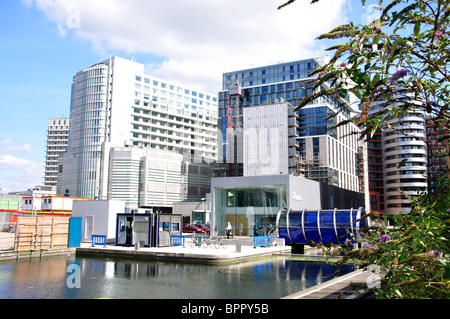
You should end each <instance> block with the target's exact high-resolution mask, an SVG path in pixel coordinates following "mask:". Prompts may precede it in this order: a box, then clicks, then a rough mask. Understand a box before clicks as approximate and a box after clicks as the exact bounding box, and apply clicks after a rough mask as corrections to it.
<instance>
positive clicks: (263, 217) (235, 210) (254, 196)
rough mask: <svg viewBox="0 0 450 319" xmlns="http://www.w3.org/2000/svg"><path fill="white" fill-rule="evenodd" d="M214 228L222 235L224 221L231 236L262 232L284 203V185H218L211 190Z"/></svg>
mask: <svg viewBox="0 0 450 319" xmlns="http://www.w3.org/2000/svg"><path fill="white" fill-rule="evenodd" d="M215 194H216V197H215V198H216V200H215V219H214V230H215V231H217V234H218V235H219V236H224V235H225V228H226V226H227V224H228V222H230V223H231V225H232V227H233V234H234V235H235V236H254V235H255V230H256V232H257V233H256V234H257V235H261V236H263V235H266V234H267V233H268V232H269V230H270V229H271V228H272V227H275V224H276V217H277V214H278V212H279V211H280V209H281V208H283V207H284V206H286V204H285V203H286V202H287V201H286V185H265V186H244V187H218V188H216V190H215Z"/></svg>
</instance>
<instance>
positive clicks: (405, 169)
mask: <svg viewBox="0 0 450 319" xmlns="http://www.w3.org/2000/svg"><path fill="white" fill-rule="evenodd" d="M395 94H396V95H397V99H398V100H399V101H401V100H402V99H405V100H407V99H409V97H408V96H407V95H405V94H404V93H403V92H402V91H401V89H399V90H398V91H397V92H396V93H395ZM397 103H401V102H397ZM387 106H388V105H387V104H386V103H385V102H378V103H373V104H372V105H371V107H370V113H369V114H375V113H377V112H380V111H383V110H384V109H385V108H386V107H387ZM383 117H384V118H383V130H382V131H381V145H382V147H381V152H380V153H379V154H373V155H374V156H376V155H378V156H382V165H383V166H382V171H381V172H382V174H383V188H384V194H383V195H384V211H385V213H387V214H394V213H404V214H407V213H409V212H410V211H411V203H410V200H409V199H408V198H407V196H411V197H414V196H417V195H419V193H420V192H421V191H424V190H426V189H427V186H428V184H427V143H426V123H425V112H424V111H423V110H421V109H419V108H417V109H414V108H411V109H410V110H409V111H408V113H407V114H405V116H403V117H402V118H401V119H398V118H395V117H393V118H390V116H389V115H383ZM405 195H407V196H405Z"/></svg>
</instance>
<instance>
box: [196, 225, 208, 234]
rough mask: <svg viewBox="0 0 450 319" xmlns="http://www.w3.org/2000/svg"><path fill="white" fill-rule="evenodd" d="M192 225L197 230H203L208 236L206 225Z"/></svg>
mask: <svg viewBox="0 0 450 319" xmlns="http://www.w3.org/2000/svg"><path fill="white" fill-rule="evenodd" d="M193 225H194V226H195V227H197V228H200V229H203V231H204V232H205V233H208V234H209V227H207V226H206V225H203V224H193Z"/></svg>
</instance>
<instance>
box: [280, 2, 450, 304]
mask: <svg viewBox="0 0 450 319" xmlns="http://www.w3.org/2000/svg"><path fill="white" fill-rule="evenodd" d="M295 1H296V0H290V1H288V2H286V3H284V4H282V5H280V6H279V9H281V8H284V7H286V6H288V5H290V4H292V3H294V2H295ZM318 1H319V0H313V1H312V2H311V4H313V3H316V2H318ZM365 2H366V1H365V0H361V3H362V5H365ZM383 5H384V6H383ZM377 10H379V18H378V19H376V20H374V21H368V22H367V24H366V25H356V24H354V23H349V24H345V25H342V26H338V27H336V28H334V29H333V30H331V31H330V32H328V33H326V34H323V35H321V36H320V37H319V38H318V39H327V40H334V41H337V42H339V43H337V44H336V45H333V46H332V47H330V48H329V49H328V51H330V52H334V53H333V54H332V56H331V58H330V62H329V63H327V64H326V65H324V66H322V67H320V68H318V69H316V70H314V71H313V72H312V74H311V75H315V77H314V80H313V81H314V82H315V86H314V90H315V93H314V94H312V95H310V96H309V97H307V98H305V99H304V100H303V101H302V102H301V103H300V105H298V106H297V109H300V108H302V107H304V106H306V105H307V104H309V103H311V102H313V101H314V100H315V99H317V98H320V97H321V96H324V95H332V96H335V97H342V98H347V97H348V96H349V95H353V96H355V97H356V98H357V103H358V106H359V107H360V111H361V113H360V115H359V117H357V118H355V119H353V121H354V122H355V123H356V124H357V125H358V126H359V127H361V129H362V134H361V138H364V137H366V136H367V135H369V134H372V133H374V132H375V131H376V130H377V129H383V123H384V122H386V121H387V120H388V119H391V118H398V119H401V118H402V117H404V116H405V115H406V114H408V112H409V111H411V110H412V109H413V108H414V109H416V108H420V109H422V110H423V111H424V112H425V114H427V116H428V117H431V118H433V119H434V123H435V125H436V126H440V129H441V130H442V131H444V132H445V131H446V132H448V131H449V119H450V112H449V111H450V110H449V89H450V70H449V66H448V65H449V61H450V51H449V49H450V38H449V31H450V29H449V16H450V0H390V1H387V3H386V1H383V0H379V1H378V7H377ZM400 90H401V91H402V92H403V94H397V93H398V92H399V91H400ZM405 96H407V97H408V98H407V99H405ZM374 102H382V103H384V105H385V106H386V107H384V108H381V109H380V110H379V111H378V113H375V114H372V113H370V114H369V107H370V106H371V105H372V104H373V103H374ZM448 135H449V134H447V136H446V137H444V139H448ZM447 156H448V154H447ZM440 183H441V186H442V187H441V193H440V194H439V195H433V194H426V193H423V194H421V195H420V196H417V197H409V196H407V197H408V199H409V200H410V201H411V203H412V208H411V212H410V213H409V214H407V215H400V214H399V215H394V216H392V217H391V218H392V220H391V227H389V228H388V227H386V225H387V221H386V218H387V217H386V216H383V215H378V214H375V213H373V214H370V215H372V216H371V217H372V218H375V219H378V221H379V222H380V223H379V224H378V226H372V227H370V228H369V229H367V231H366V232H365V234H364V237H365V243H364V246H363V247H362V248H361V249H357V250H351V251H349V252H348V251H345V250H341V252H342V254H343V258H342V260H341V263H345V262H348V261H349V260H358V262H359V263H361V265H362V266H365V267H368V266H376V267H377V269H378V271H379V274H380V275H381V276H380V283H381V285H380V286H379V287H372V288H373V289H374V291H375V292H376V294H377V296H378V297H380V298H450V254H449V251H450V249H449V248H450V246H449V240H450V235H449V234H450V232H449V229H450V227H449V226H450V218H449V215H450V211H449V209H450V193H449V184H448V179H446V178H445V176H444V178H442V179H441V180H440ZM405 195H406V194H405ZM340 249H341V248H337V247H336V250H335V252H339V250H340Z"/></svg>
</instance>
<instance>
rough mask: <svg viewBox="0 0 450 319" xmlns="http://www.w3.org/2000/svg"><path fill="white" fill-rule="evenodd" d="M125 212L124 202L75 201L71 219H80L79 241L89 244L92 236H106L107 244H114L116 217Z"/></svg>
mask: <svg viewBox="0 0 450 319" xmlns="http://www.w3.org/2000/svg"><path fill="white" fill-rule="evenodd" d="M124 212H125V201H118V200H93V201H76V202H74V205H73V212H72V217H81V218H82V221H81V241H82V242H85V243H86V242H91V241H92V235H100V236H106V242H107V243H115V242H116V223H117V215H118V214H123V213H124Z"/></svg>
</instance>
